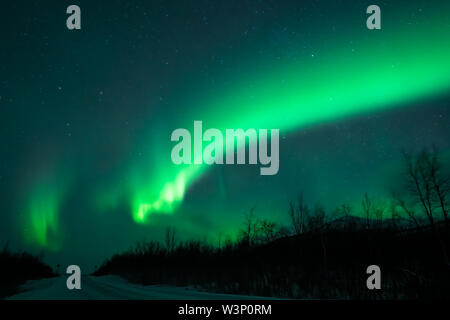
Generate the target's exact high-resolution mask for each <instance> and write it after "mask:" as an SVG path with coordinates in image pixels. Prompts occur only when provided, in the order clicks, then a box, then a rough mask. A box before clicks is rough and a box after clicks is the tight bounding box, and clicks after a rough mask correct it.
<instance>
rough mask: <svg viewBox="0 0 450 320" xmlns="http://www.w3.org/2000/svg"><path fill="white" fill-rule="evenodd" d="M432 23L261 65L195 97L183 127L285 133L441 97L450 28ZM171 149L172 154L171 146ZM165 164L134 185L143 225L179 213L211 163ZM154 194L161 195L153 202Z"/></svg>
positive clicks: (449, 64)
mask: <svg viewBox="0 0 450 320" xmlns="http://www.w3.org/2000/svg"><path fill="white" fill-rule="evenodd" d="M428 21H432V22H431V23H427V24H426V30H423V28H420V29H412V28H411V30H406V29H407V28H405V29H404V30H397V32H396V33H395V35H394V36H391V37H389V38H388V39H386V37H387V35H386V34H383V36H382V37H381V36H380V34H378V35H375V36H374V37H372V38H373V39H371V36H368V37H367V38H366V43H365V45H362V46H361V47H362V48H363V50H362V52H359V54H358V55H352V54H349V52H348V50H342V49H341V50H340V49H339V46H338V44H337V43H336V49H335V50H334V51H333V52H332V53H328V54H325V55H323V56H321V57H317V58H314V57H310V59H309V60H310V61H308V62H307V63H302V62H299V63H298V65H289V66H277V67H275V68H273V69H272V68H271V70H268V68H264V67H261V68H260V70H261V71H260V72H263V73H261V74H255V75H253V76H252V77H249V78H248V79H246V80H245V81H242V82H235V85H234V86H233V87H232V88H228V89H227V90H223V91H224V92H223V96H220V97H219V98H218V97H217V96H215V97H210V98H207V99H206V100H207V101H197V102H196V103H198V104H199V105H206V106H208V108H207V110H206V111H203V112H202V116H197V115H196V116H197V118H195V117H194V118H191V120H192V121H191V122H187V123H185V128H188V129H192V126H193V121H194V120H203V123H204V125H206V126H207V127H209V128H210V127H213V128H218V129H220V130H221V131H222V132H223V135H224V132H225V129H226V128H243V129H244V130H246V129H248V128H279V129H280V132H281V133H282V134H286V133H289V132H291V131H293V130H297V129H299V128H302V127H305V126H307V125H315V124H319V123H323V122H326V121H332V120H335V119H339V118H344V117H349V116H357V115H361V114H363V113H367V112H376V111H380V110H384V109H389V108H395V107H400V106H401V105H403V104H405V103H407V102H409V101H413V100H415V99H420V98H426V97H429V96H433V95H437V94H442V93H444V92H446V91H447V90H448V89H449V88H450V59H449V57H450V42H449V41H447V42H442V39H443V38H448V36H450V30H449V26H448V25H445V24H444V23H442V22H441V23H439V22H437V21H436V20H428ZM368 34H369V35H372V33H371V32H370V31H368ZM429 48H439V50H435V49H434V50H430V49H429ZM202 92H203V91H202ZM202 100H205V99H204V98H203V99H202ZM217 110H220V112H218V111H217ZM208 111H209V112H208ZM174 129H175V128H174ZM281 133H280V134H281ZM169 139H170V138H169V137H168V138H167V140H168V141H169ZM174 144H175V143H174ZM166 154H167V155H170V150H168V151H167V152H166ZM166 159H169V160H168V161H170V158H169V157H167V158H166ZM166 162H167V160H166ZM160 164H161V165H162V163H160V162H158V167H159V169H160V170H161V171H162V172H166V173H167V175H165V176H164V177H163V178H162V180H161V182H160V183H155V180H154V179H152V180H147V181H151V183H145V182H142V181H140V182H138V183H136V184H134V185H133V186H132V189H134V190H135V193H134V196H132V197H131V198H132V212H133V217H134V219H135V221H136V222H138V223H144V222H146V221H148V220H147V219H146V218H147V216H148V215H149V214H152V213H173V212H174V210H175V209H176V208H178V206H179V205H180V204H181V203H182V201H183V198H184V193H185V191H186V190H187V189H188V188H189V186H190V185H191V184H192V183H193V182H194V181H195V180H196V179H197V178H198V177H201V176H202V174H203V173H204V172H206V170H207V168H208V167H209V166H208V165H191V166H188V167H185V166H179V169H178V170H176V169H175V173H174V172H173V171H174V169H173V168H172V170H166V171H164V170H163V167H162V166H161V167H160ZM169 166H171V164H170V163H168V164H167V166H166V167H169ZM157 190H160V191H157ZM155 192H156V194H158V196H157V197H156V198H154V199H152V196H151V195H152V194H153V195H154V194H155ZM147 195H148V196H147Z"/></svg>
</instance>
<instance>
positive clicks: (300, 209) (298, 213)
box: [288, 194, 309, 235]
mask: <svg viewBox="0 0 450 320" xmlns="http://www.w3.org/2000/svg"><path fill="white" fill-rule="evenodd" d="M288 213H289V218H290V220H291V224H292V228H293V229H294V234H296V235H298V234H302V233H304V232H305V220H306V219H307V217H308V215H309V208H308V205H307V204H306V203H305V201H304V199H303V194H300V195H299V197H298V204H297V207H296V206H295V203H294V202H292V201H291V203H290V204H289V212H288Z"/></svg>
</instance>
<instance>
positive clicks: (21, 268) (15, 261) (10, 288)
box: [0, 245, 55, 298]
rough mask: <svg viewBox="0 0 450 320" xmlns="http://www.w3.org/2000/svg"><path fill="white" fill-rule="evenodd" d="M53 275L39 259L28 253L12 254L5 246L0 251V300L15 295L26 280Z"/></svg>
mask: <svg viewBox="0 0 450 320" xmlns="http://www.w3.org/2000/svg"><path fill="white" fill-rule="evenodd" d="M54 275H55V274H54V273H53V271H52V269H51V268H50V267H49V266H48V265H46V264H44V263H43V262H42V261H41V259H40V258H39V257H36V256H33V255H31V254H29V253H26V252H22V253H13V252H11V251H10V250H9V249H8V246H7V245H6V246H5V247H4V248H3V250H2V251H0V298H3V297H6V296H9V295H12V294H15V293H17V290H18V287H19V286H20V285H21V284H23V283H24V282H26V281H27V280H35V279H41V278H50V277H53V276H54Z"/></svg>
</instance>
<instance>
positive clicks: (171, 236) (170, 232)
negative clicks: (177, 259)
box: [166, 227, 176, 252]
mask: <svg viewBox="0 0 450 320" xmlns="http://www.w3.org/2000/svg"><path fill="white" fill-rule="evenodd" d="M175 235H176V231H175V228H174V227H167V229H166V248H167V251H169V252H173V251H174V250H175V247H176V240H175Z"/></svg>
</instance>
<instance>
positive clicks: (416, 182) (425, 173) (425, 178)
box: [403, 150, 449, 265]
mask: <svg viewBox="0 0 450 320" xmlns="http://www.w3.org/2000/svg"><path fill="white" fill-rule="evenodd" d="M403 155H404V158H405V163H406V169H407V182H406V187H407V189H408V191H409V192H410V194H411V195H412V196H413V197H414V198H415V199H416V201H417V202H418V203H419V204H420V205H421V206H422V208H423V209H424V211H425V214H426V216H427V217H428V220H429V222H430V225H431V228H432V229H433V231H434V233H435V235H436V239H437V241H438V243H439V245H440V247H441V251H442V255H443V258H444V262H445V263H446V264H447V265H449V260H448V254H447V248H446V245H445V242H444V241H443V240H442V238H441V235H440V232H439V227H437V226H436V224H435V216H434V209H435V205H434V202H435V199H436V189H435V184H434V183H433V178H432V175H435V176H436V177H437V172H439V170H438V168H439V165H438V161H437V154H435V160H433V159H432V158H433V157H431V159H430V154H429V153H428V151H427V150H423V151H422V152H420V153H419V155H418V156H417V157H413V156H411V154H408V153H406V152H404V153H403ZM435 181H436V182H437V181H439V180H437V178H436V180H435ZM439 186H442V184H440V183H439ZM442 194H443V193H441V195H442ZM444 194H445V193H444ZM437 198H438V199H439V196H438V197H437ZM443 199H444V200H445V197H444V198H443ZM444 212H446V210H445V202H444Z"/></svg>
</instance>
